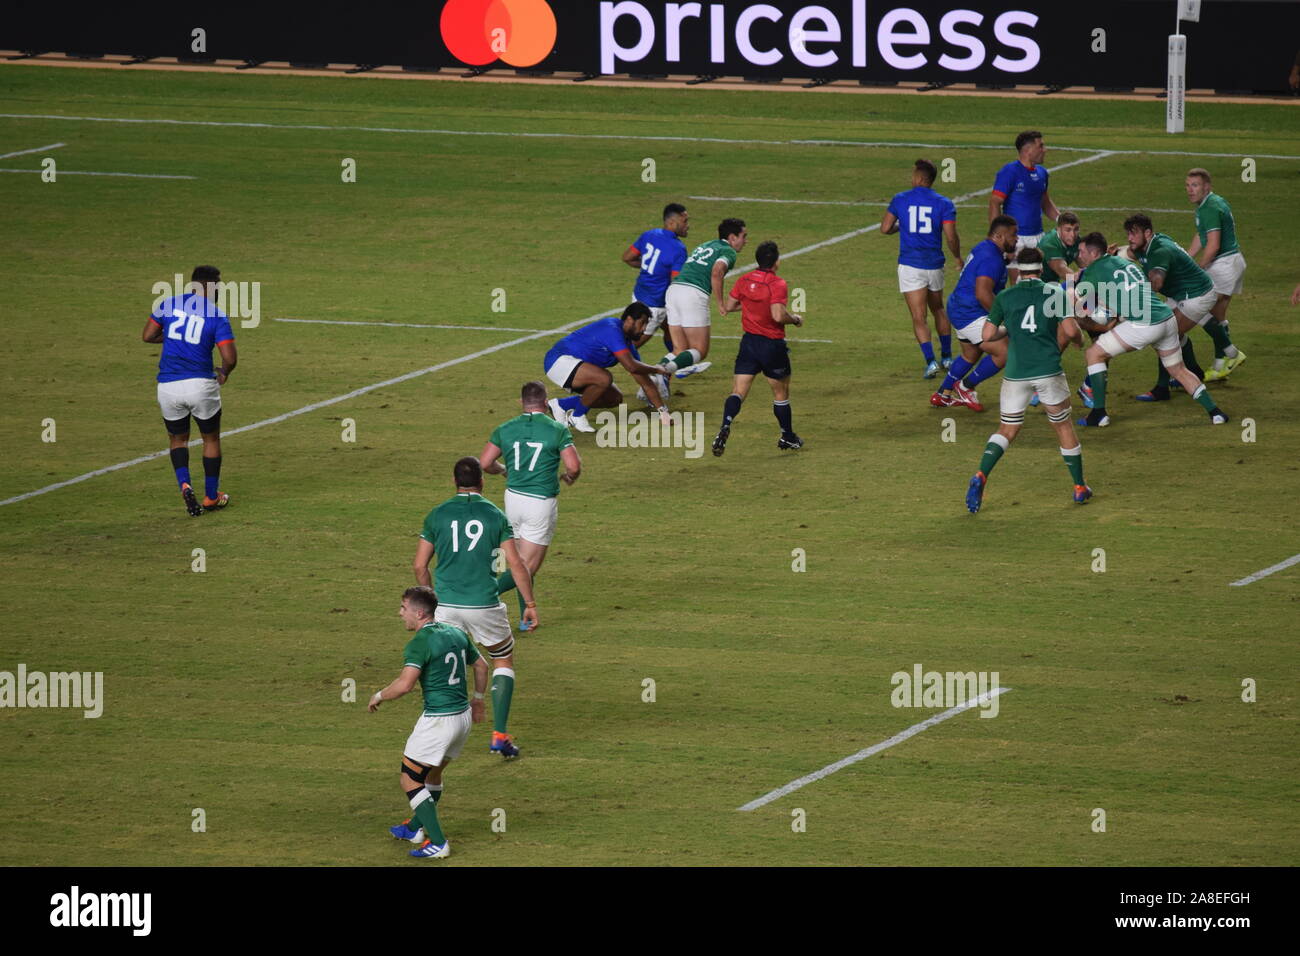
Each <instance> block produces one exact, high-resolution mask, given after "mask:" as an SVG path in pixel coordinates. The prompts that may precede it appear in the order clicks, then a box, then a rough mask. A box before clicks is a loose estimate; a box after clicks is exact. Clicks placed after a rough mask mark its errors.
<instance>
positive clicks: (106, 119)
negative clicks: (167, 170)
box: [0, 113, 1300, 169]
mask: <svg viewBox="0 0 1300 956" xmlns="http://www.w3.org/2000/svg"><path fill="white" fill-rule="evenodd" d="M0 119H39V120H67V121H69V122H83V123H133V124H137V125H163V126H221V127H239V128H246V129H290V130H293V129H301V130H320V131H327V132H329V131H334V132H352V133H404V134H414V135H427V136H502V137H507V138H518V139H601V140H632V141H638V142H669V143H723V144H726V145H733V146H859V147H861V146H871V147H883V148H892V147H907V148H912V147H919V148H923V149H998V150H1003V151H1004V152H1007V153H1011V152H1014V150H1013V148H1012V147H1011V146H1010V145H1009V144H1007V143H1002V144H997V145H990V144H982V143H950V144H948V145H942V144H938V143H906V142H889V141H880V142H857V141H851V140H830V139H825V140H821V139H728V138H724V137H720V136H643V135H631V134H619V133H538V132H512V131H507V130H475V129H416V128H411V127H400V126H325V125H322V124H309V123H247V122H233V121H222V120H178V119H139V118H128V117H121V116H62V115H59V114H57V113H0ZM1051 150H1060V151H1062V152H1069V153H1095V152H1106V153H1122V154H1125V155H1132V156H1212V157H1220V158H1233V159H1238V158H1240V154H1238V153H1196V152H1187V151H1182V150H1151V149H1117V150H1098V149H1097V148H1096V147H1095V146H1091V147H1090V146H1055V145H1053V146H1050V147H1048V151H1049V152H1050V151H1051ZM1251 156H1253V157H1256V158H1259V159H1295V160H1300V156H1284V155H1277V154H1273V153H1251ZM1064 165H1068V164H1062V166H1055V165H1052V166H1049V167H1048V168H1049V169H1060V168H1063V167H1064Z"/></svg>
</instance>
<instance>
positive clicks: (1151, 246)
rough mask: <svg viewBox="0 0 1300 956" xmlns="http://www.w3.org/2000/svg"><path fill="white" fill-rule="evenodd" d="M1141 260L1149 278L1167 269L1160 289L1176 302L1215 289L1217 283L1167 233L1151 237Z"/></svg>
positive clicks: (1140, 257) (1161, 292)
mask: <svg viewBox="0 0 1300 956" xmlns="http://www.w3.org/2000/svg"><path fill="white" fill-rule="evenodd" d="M1138 261H1139V262H1141V263H1142V268H1143V269H1145V270H1146V273H1147V275H1150V274H1151V271H1152V270H1153V269H1162V270H1164V273H1165V281H1164V284H1163V285H1161V286H1160V294H1161V295H1164V296H1166V297H1167V298H1169V299H1172V300H1173V301H1175V302H1181V301H1182V300H1183V299H1195V298H1196V297H1197V296H1202V295H1205V293H1207V292H1209V291H1210V290H1211V289H1213V288H1214V282H1213V280H1211V279H1210V277H1209V275H1208V274H1207V273H1206V271H1205V270H1204V269H1202V268H1201V267H1200V266H1198V265H1197V264H1196V260H1195V259H1193V258H1192V257H1191V256H1189V255H1188V254H1187V250H1186V249H1184V248H1183V247H1182V246H1180V245H1179V244H1178V243H1176V242H1175V241H1174V240H1172V239H1170V238H1169V237H1168V236H1166V235H1165V234H1164V233H1163V232H1157V233H1156V234H1155V235H1154V236H1152V237H1151V241H1150V242H1149V243H1147V248H1146V251H1145V252H1143V253H1142V255H1140V256H1138Z"/></svg>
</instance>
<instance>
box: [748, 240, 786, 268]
mask: <svg viewBox="0 0 1300 956" xmlns="http://www.w3.org/2000/svg"><path fill="white" fill-rule="evenodd" d="M754 258H755V259H757V260H758V267H759V268H760V269H766V270H767V271H768V272H771V271H772V270H774V269H775V268H776V264H777V263H778V262H780V261H781V250H780V249H778V248H777V246H776V243H775V242H773V241H772V240H771V239H769V240H767V241H766V242H760V243H759V244H758V252H757V253H755V255H754Z"/></svg>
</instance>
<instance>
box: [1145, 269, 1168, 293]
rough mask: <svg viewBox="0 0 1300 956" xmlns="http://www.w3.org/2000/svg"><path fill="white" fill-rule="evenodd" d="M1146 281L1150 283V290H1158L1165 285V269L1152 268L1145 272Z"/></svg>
mask: <svg viewBox="0 0 1300 956" xmlns="http://www.w3.org/2000/svg"><path fill="white" fill-rule="evenodd" d="M1147 281H1148V282H1150V283H1151V291H1152V292H1159V291H1160V290H1161V289H1163V288H1164V287H1165V270H1164V269H1152V270H1151V271H1150V272H1148V273H1147Z"/></svg>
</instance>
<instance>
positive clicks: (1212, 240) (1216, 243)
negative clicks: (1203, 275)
mask: <svg viewBox="0 0 1300 956" xmlns="http://www.w3.org/2000/svg"><path fill="white" fill-rule="evenodd" d="M1200 244H1201V237H1200V236H1197V237H1196V239H1195V240H1194V241H1193V242H1192V247H1191V248H1190V249H1188V250H1187V251H1188V253H1190V254H1191V256H1192V258H1194V259H1196V261H1197V264H1198V265H1200V267H1201V268H1202V269H1208V268H1209V267H1210V263H1212V262H1213V261H1214V257H1215V256H1217V255H1218V254H1219V249H1221V248H1222V247H1223V233H1222V232H1221V231H1220V230H1218V229H1207V230H1206V231H1205V248H1204V249H1198V248H1197V247H1198V246H1199V245H1200ZM1198 251H1199V252H1200V253H1201V255H1200V258H1197V256H1196V253H1197V252H1198Z"/></svg>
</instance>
